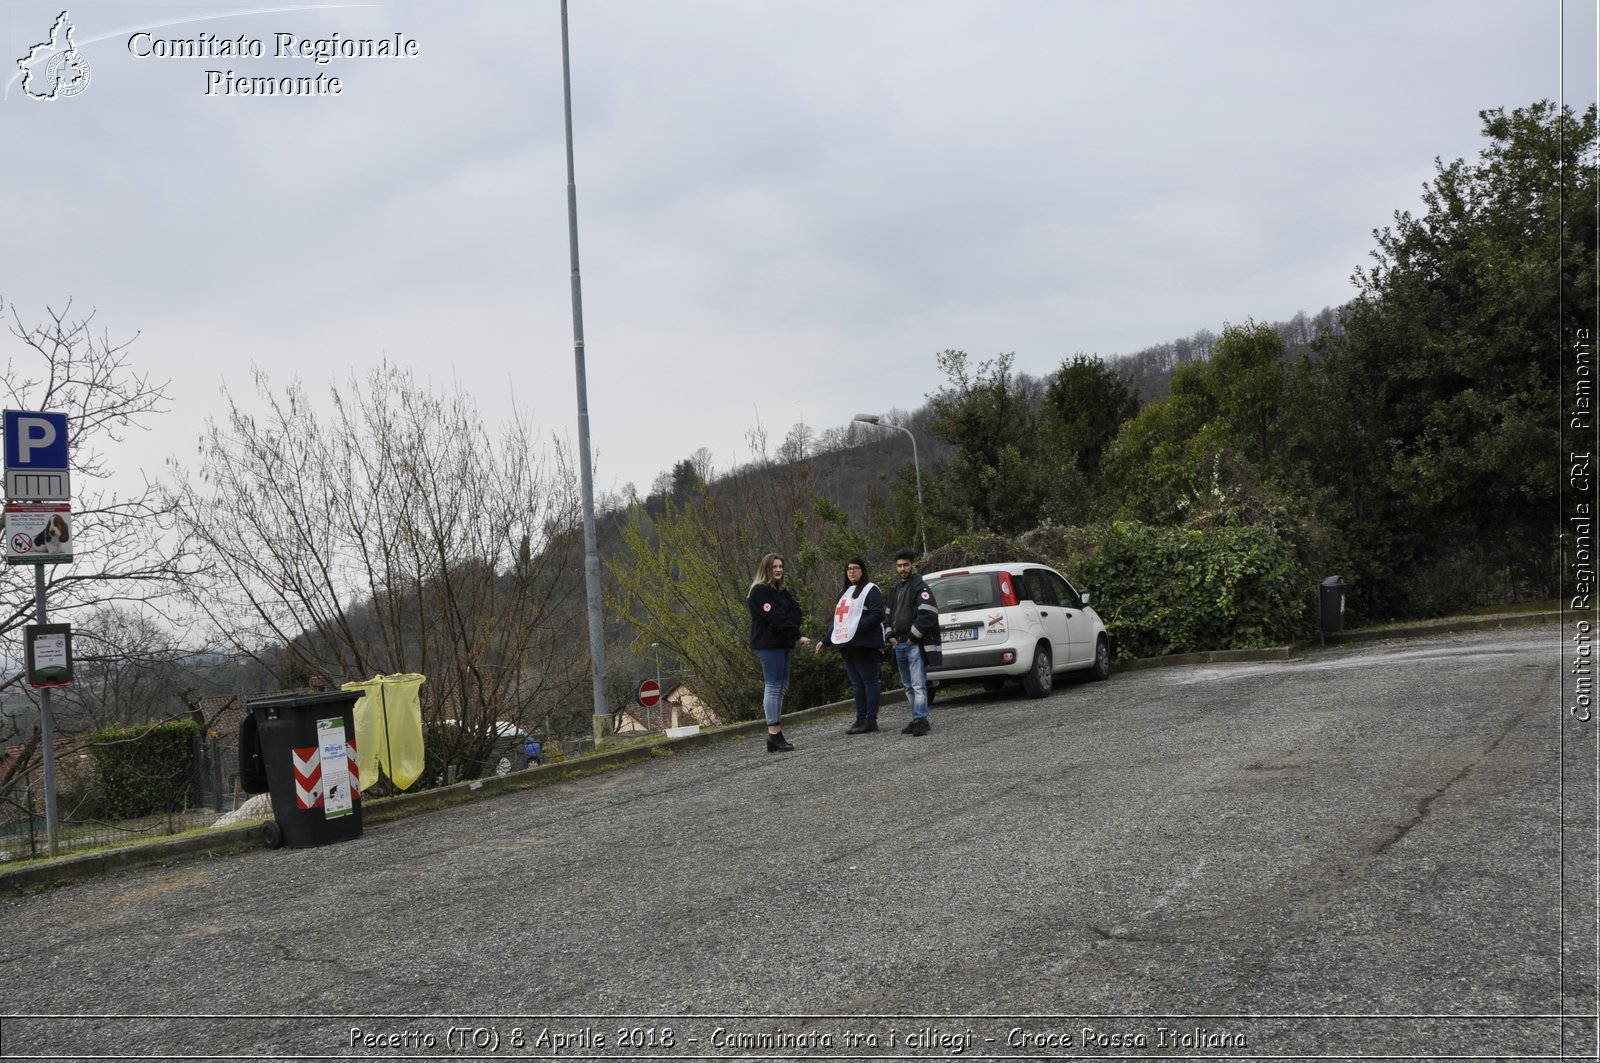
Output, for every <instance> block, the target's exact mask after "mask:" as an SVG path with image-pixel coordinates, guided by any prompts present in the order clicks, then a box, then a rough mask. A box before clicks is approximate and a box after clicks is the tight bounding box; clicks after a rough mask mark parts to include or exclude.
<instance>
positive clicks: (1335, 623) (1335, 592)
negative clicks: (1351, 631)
mask: <svg viewBox="0 0 1600 1063" xmlns="http://www.w3.org/2000/svg"><path fill="white" fill-rule="evenodd" d="M1318 589H1319V590H1320V591H1321V592H1322V630H1323V631H1343V630H1344V589H1345V582H1344V581H1343V580H1342V579H1340V578H1339V577H1338V576H1329V577H1328V578H1327V579H1325V580H1323V581H1322V584H1321V586H1320V587H1319V588H1318Z"/></svg>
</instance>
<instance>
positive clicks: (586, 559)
mask: <svg viewBox="0 0 1600 1063" xmlns="http://www.w3.org/2000/svg"><path fill="white" fill-rule="evenodd" d="M561 93H562V97H563V103H564V105H565V110H566V120H567V240H568V246H569V250H570V255H571V259H572V361H573V364H574V366H575V367H576V369H577V377H578V469H579V473H580V475H581V477H582V483H583V581H584V587H585V589H586V591H587V592H588V597H589V661H590V665H591V667H592V669H593V677H592V678H593V685H594V708H593V717H592V720H591V722H592V723H593V725H594V740H595V742H596V743H599V741H600V739H602V738H604V737H605V736H606V735H607V734H609V733H610V731H611V714H610V713H609V712H607V711H606V629H605V614H604V613H603V612H602V609H601V602H600V549H599V546H598V545H597V543H596V535H595V527H594V467H593V462H592V460H591V458H590V449H589V385H588V380H587V375H586V372H585V370H584V362H583V355H584V352H583V285H582V283H581V282H580V281H579V278H578V179H577V176H576V173H577V171H576V169H575V168H574V166H573V164H572V62H571V59H570V57H569V54H568V49H567V0H561Z"/></svg>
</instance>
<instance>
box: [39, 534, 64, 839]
mask: <svg viewBox="0 0 1600 1063" xmlns="http://www.w3.org/2000/svg"><path fill="white" fill-rule="evenodd" d="M33 611H34V616H35V617H36V618H37V619H36V622H37V623H40V624H48V623H49V622H50V619H49V616H48V615H47V614H46V611H45V599H44V566H43V565H34V566H33ZM39 732H40V734H41V735H42V736H43V741H44V827H45V833H46V834H47V835H48V837H49V839H50V855H51V856H55V855H56V850H57V849H58V848H59V847H60V845H61V821H60V818H59V816H58V815H57V812H56V724H55V719H54V717H53V716H52V715H51V713H50V688H49V687H41V688H40V689H39Z"/></svg>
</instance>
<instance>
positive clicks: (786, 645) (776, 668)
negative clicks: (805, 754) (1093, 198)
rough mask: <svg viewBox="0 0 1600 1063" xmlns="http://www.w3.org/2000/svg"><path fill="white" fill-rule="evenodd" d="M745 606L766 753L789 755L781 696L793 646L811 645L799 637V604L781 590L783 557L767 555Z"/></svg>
mask: <svg viewBox="0 0 1600 1063" xmlns="http://www.w3.org/2000/svg"><path fill="white" fill-rule="evenodd" d="M745 605H746V606H748V607H749V609H750V648H751V649H753V650H755V651H756V656H757V657H758V658H760V659H761V681H762V683H763V684H764V685H765V688H766V689H765V692H764V694H763V696H762V699H761V707H762V709H763V710H765V712H766V714H767V752H768V753H788V752H789V751H791V750H792V749H794V746H792V745H790V744H789V740H788V739H786V738H784V737H783V726H782V724H781V719H782V715H783V695H784V694H785V693H787V692H788V690H789V666H790V652H791V651H792V650H793V649H794V646H795V643H796V642H798V643H799V644H800V645H801V646H809V645H811V640H810V639H808V638H806V637H805V636H804V635H801V634H800V621H801V619H802V618H803V617H802V614H801V612H800V603H799V602H797V601H795V600H794V595H792V594H790V593H789V592H788V590H786V589H785V588H784V586H783V557H782V555H780V554H768V555H767V556H766V557H763V558H762V559H761V566H760V567H759V568H757V569H756V578H755V582H754V583H752V584H750V594H749V597H748V598H746V599H745Z"/></svg>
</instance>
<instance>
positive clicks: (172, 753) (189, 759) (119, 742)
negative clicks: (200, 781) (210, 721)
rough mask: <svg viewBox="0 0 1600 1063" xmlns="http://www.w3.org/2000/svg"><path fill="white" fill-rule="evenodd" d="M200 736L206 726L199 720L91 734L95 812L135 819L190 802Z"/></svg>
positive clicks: (90, 750) (105, 730) (109, 728)
mask: <svg viewBox="0 0 1600 1063" xmlns="http://www.w3.org/2000/svg"><path fill="white" fill-rule="evenodd" d="M199 737H200V725H199V724H197V723H195V722H194V721H193V720H173V721H171V722H168V723H161V724H154V725H147V726H143V727H107V728H104V729H102V730H99V731H96V732H95V733H94V734H92V735H90V736H89V754H90V757H91V758H92V759H93V761H94V773H95V784H94V789H95V801H94V810H95V813H96V814H97V815H99V816H100V817H101V818H103V819H133V818H135V817H138V816H149V815H154V814H156V813H159V812H167V811H170V810H172V809H175V808H184V807H186V806H187V805H188V804H189V803H190V795H191V792H192V790H193V788H194V745H195V743H196V741H197V740H198V739H199Z"/></svg>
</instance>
